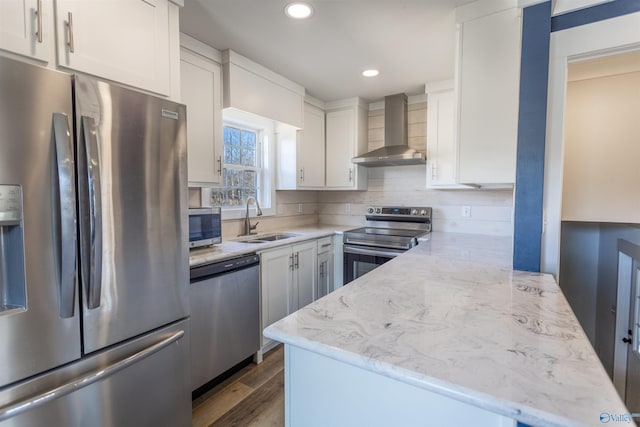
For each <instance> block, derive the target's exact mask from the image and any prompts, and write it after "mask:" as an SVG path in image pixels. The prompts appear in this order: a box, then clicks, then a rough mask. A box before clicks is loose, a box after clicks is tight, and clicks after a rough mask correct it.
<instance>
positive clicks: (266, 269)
mask: <svg viewBox="0 0 640 427" xmlns="http://www.w3.org/2000/svg"><path fill="white" fill-rule="evenodd" d="M317 253H318V250H317V243H316V240H312V241H309V242H303V243H297V244H294V245H289V246H281V247H279V248H277V249H271V250H266V251H264V252H261V253H260V286H261V290H262V329H263V330H264V328H266V327H267V326H269V325H271V324H272V323H274V322H277V321H278V320H280V319H282V318H284V317H286V316H287V315H289V314H291V313H293V312H294V311H296V310H298V309H299V308H301V307H304V306H305V305H307V304H309V303H310V302H312V301H313V299H314V295H315V293H316V292H317V291H316V283H317V282H316V280H317V276H316V274H317V273H316V272H317V261H318V260H317ZM273 345H274V343H272V342H271V341H270V340H268V339H266V338H264V337H262V349H263V351H264V350H266V349H268V348H270V347H271V346H273Z"/></svg>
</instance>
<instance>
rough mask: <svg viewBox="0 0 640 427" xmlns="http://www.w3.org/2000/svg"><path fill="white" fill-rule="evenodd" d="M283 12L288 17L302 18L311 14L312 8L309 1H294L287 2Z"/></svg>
mask: <svg viewBox="0 0 640 427" xmlns="http://www.w3.org/2000/svg"><path fill="white" fill-rule="evenodd" d="M284 13H286V14H287V16H288V17H289V18H294V19H304V18H308V17H310V16H311V15H313V8H312V7H311V5H310V4H309V3H305V2H301V1H296V2H293V3H289V4H288V5H287V6H286V7H285V8H284Z"/></svg>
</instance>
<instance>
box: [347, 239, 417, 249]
mask: <svg viewBox="0 0 640 427" xmlns="http://www.w3.org/2000/svg"><path fill="white" fill-rule="evenodd" d="M344 243H345V244H354V245H359V246H370V247H373V248H379V247H380V244H379V243H371V242H367V241H366V240H356V239H351V238H349V237H347V239H346V241H345V242H344ZM385 248H389V249H400V250H402V251H407V250H409V249H410V248H411V246H407V245H402V246H397V245H385Z"/></svg>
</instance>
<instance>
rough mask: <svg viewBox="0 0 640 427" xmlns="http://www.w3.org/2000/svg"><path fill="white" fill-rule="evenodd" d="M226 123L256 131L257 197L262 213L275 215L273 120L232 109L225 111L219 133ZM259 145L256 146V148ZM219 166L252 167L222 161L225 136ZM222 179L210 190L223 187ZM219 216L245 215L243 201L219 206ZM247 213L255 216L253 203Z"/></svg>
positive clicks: (236, 217)
mask: <svg viewBox="0 0 640 427" xmlns="http://www.w3.org/2000/svg"><path fill="white" fill-rule="evenodd" d="M226 126H230V127H235V128H240V129H241V130H242V129H244V130H250V131H253V132H256V134H257V135H256V136H257V138H256V156H258V159H257V162H256V163H257V166H256V168H255V169H256V170H257V171H258V191H257V199H258V202H259V203H260V207H261V209H262V214H263V216H273V215H275V214H276V208H275V207H276V191H275V190H276V185H275V176H274V171H275V162H274V160H275V154H276V153H275V149H276V148H275V126H274V123H273V121H272V120H268V119H266V118H264V117H259V116H256V115H254V114H250V113H246V112H244V111H240V110H235V109H233V108H230V109H225V110H224V117H223V121H222V129H221V132H224V128H225V127H226ZM258 147H259V148H258ZM222 150H223V152H222V160H221V162H222V164H221V167H222V169H224V168H225V165H229V166H231V167H233V168H235V167H236V166H238V169H239V170H240V169H243V168H246V169H254V168H253V167H248V166H242V165H234V164H225V163H224V139H223V141H222ZM224 187H225V186H224V182H221V183H220V185H219V186H218V187H216V188H215V189H212V191H217V190H220V189H222V188H224ZM221 207H222V209H221V211H222V219H223V220H227V219H241V218H244V217H245V215H246V204H244V205H237V206H221ZM249 216H250V217H252V218H253V217H255V216H256V207H255V204H253V203H252V204H251V205H249Z"/></svg>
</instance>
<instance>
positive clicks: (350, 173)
mask: <svg viewBox="0 0 640 427" xmlns="http://www.w3.org/2000/svg"><path fill="white" fill-rule="evenodd" d="M351 181H353V170H352V169H351V168H349V182H351Z"/></svg>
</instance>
